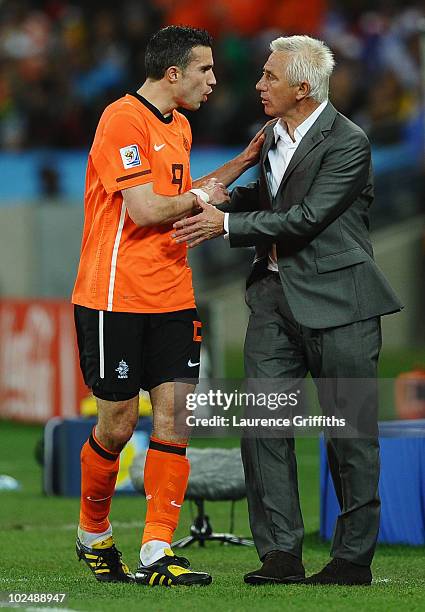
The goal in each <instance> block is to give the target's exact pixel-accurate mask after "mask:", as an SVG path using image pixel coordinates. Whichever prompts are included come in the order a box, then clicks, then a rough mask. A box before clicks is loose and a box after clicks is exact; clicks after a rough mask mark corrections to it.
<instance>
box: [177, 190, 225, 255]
mask: <svg viewBox="0 0 425 612" xmlns="http://www.w3.org/2000/svg"><path fill="white" fill-rule="evenodd" d="M199 188H200V189H203V190H204V191H205V192H206V193H208V195H209V198H210V201H209V203H208V204H207V203H206V202H204V201H203V200H202V199H201V198H200V197H199V196H197V197H196V200H197V205H198V208H197V210H198V211H199V212H198V213H197V214H195V215H193V216H192V217H186V218H185V219H181V220H180V221H176V222H175V223H174V225H173V227H174V232H173V234H172V237H173V238H174V239H175V241H176V242H178V243H180V242H187V245H188V246H189V247H190V248H192V247H195V246H197V245H198V244H201V242H204V241H205V240H210V239H211V238H216V237H217V236H220V235H221V234H224V213H223V212H221V210H217V208H215V206H216V205H217V204H224V203H226V202H229V201H230V197H229V192H228V191H227V189H226V187H225V185H223V183H219V182H218V180H217V179H215V178H211V179H209V180H208V181H206V182H205V183H203V184H202V185H199Z"/></svg>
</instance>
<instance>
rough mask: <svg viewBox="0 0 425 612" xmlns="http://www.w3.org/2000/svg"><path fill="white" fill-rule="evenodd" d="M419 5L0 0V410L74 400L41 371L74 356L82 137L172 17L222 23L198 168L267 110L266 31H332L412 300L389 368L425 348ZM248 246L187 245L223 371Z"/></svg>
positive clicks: (215, 26)
mask: <svg viewBox="0 0 425 612" xmlns="http://www.w3.org/2000/svg"><path fill="white" fill-rule="evenodd" d="M424 19H425V3H424V2H421V3H419V2H415V1H414V0H304V1H302V0H120V1H119V2H117V1H116V0H114V1H111V0H102V1H99V0H0V171H1V176H2V181H0V261H1V262H2V265H1V266H0V414H1V410H2V402H3V407H4V406H9V408H10V411H9V412H7V414H12V413H13V414H15V413H17V411H18V412H19V410H21V412H22V414H27V413H31V414H34V413H35V412H36V411H37V409H38V408H37V406H38V407H39V408H40V411H41V412H40V414H41V413H43V414H44V413H45V412H46V411H47V412H49V411H50V412H51V413H52V414H53V412H52V411H53V410H54V409H56V408H54V407H57V406H60V405H64V406H65V405H66V406H69V410H70V411H71V412H72V410H75V406H77V402H75V401H74V399H73V396H72V393H71V394H70V393H69V389H68V391H67V392H66V393H64V398H65V399H63V400H60V401H59V399H58V398H57V397H56V399H55V398H54V397H53V396H52V397H50V399H49V398H47V396H46V393H47V391H46V390H48V389H49V388H50V386H49V384H48V383H46V380H47V379H48V377H49V376H53V374H51V372H53V371H55V372H56V371H58V372H66V371H67V369H66V367H62V366H61V367H59V366H58V363H59V362H61V359H62V357H61V355H64V357H63V358H64V359H68V362H69V358H70V357H69V354H68V353H67V351H66V350H65V349H66V348H69V347H71V346H73V338H74V335H73V333H74V332H73V327H72V324H68V323H69V321H68V323H66V321H67V320H65V323H66V325H65V331H64V333H65V332H66V334H68V335H67V336H66V338H68V340H66V341H65V340H64V341H61V342H60V343H59V344H58V343H57V341H56V338H57V337H58V333H56V331H52V330H56V322H55V321H56V319H54V316H56V315H54V313H55V312H56V310H55V308H56V309H59V310H60V309H61V308H64V309H65V310H66V309H68V311H69V312H71V310H70V305H69V297H70V294H71V291H72V287H73V284H74V280H75V273H76V268H77V265H78V260H79V251H80V244H81V230H82V223H83V194H84V174H85V167H86V162H87V152H88V149H89V147H90V144H91V142H92V139H93V135H94V131H95V128H96V125H97V123H98V120H99V117H100V115H101V113H102V111H103V109H104V108H105V106H107V104H108V103H110V102H112V101H113V100H115V99H117V98H119V97H121V96H122V95H123V94H125V93H126V92H132V91H133V92H134V91H135V90H136V89H137V88H138V87H139V86H140V85H141V84H142V83H143V81H144V78H145V73H144V50H145V46H146V43H147V41H148V39H149V38H150V37H151V35H152V34H153V33H154V32H155V31H156V30H157V29H159V28H160V27H162V26H165V25H168V24H188V25H193V26H198V27H203V28H206V29H207V30H209V32H210V33H211V34H212V35H213V38H214V59H215V73H216V76H217V86H216V88H215V90H214V93H213V94H212V95H211V96H210V97H209V100H208V103H207V104H205V105H203V106H202V108H201V110H200V111H198V112H196V113H189V114H188V116H189V120H190V123H191V125H192V130H193V149H192V155H191V171H192V176H193V177H194V178H198V177H200V176H202V175H204V174H207V173H208V172H211V171H213V169H214V168H216V167H218V166H219V165H221V164H222V163H224V162H225V161H227V160H228V159H230V158H231V157H233V156H234V155H235V153H236V152H239V151H240V150H241V148H242V147H243V146H244V145H245V144H246V143H247V142H248V140H249V139H250V138H251V137H252V135H253V134H254V133H255V132H256V131H257V129H258V128H259V127H260V126H261V125H263V124H264V122H265V119H266V117H265V116H264V113H263V107H262V105H261V103H260V98H259V95H258V92H256V90H255V84H256V82H257V81H258V79H259V78H260V75H261V72H262V67H263V65H264V62H265V60H266V58H267V56H268V54H269V43H270V41H271V40H273V39H274V38H276V37H278V36H280V35H291V34H302V33H307V34H310V35H313V36H315V37H318V38H321V39H323V40H324V41H325V42H326V43H327V44H329V45H330V46H331V48H332V49H333V52H334V54H335V58H336V69H335V72H334V74H333V76H332V79H331V92H330V98H331V101H332V102H333V103H334V104H335V106H336V107H337V109H338V110H339V111H341V112H342V113H344V114H345V115H347V116H348V117H350V118H351V119H352V120H353V121H355V122H356V123H358V124H359V125H360V126H362V127H363V129H364V130H365V131H366V133H367V134H368V136H369V138H370V141H371V144H372V160H373V166H374V169H375V202H374V205H373V207H372V209H371V229H372V232H373V236H372V238H373V244H374V249H375V255H376V258H377V261H378V264H379V266H380V267H381V268H382V270H383V271H384V273H385V275H386V276H387V278H388V279H389V280H390V282H391V284H392V285H393V287H394V288H395V290H396V291H397V293H398V295H399V296H400V298H401V299H402V301H403V302H404V303H405V304H406V308H405V309H404V311H403V312H402V313H401V314H400V315H397V317H385V321H384V328H383V331H384V346H385V347H386V350H387V351H388V350H390V351H391V350H394V351H396V353H394V354H391V355H390V357H389V358H388V359H387V363H388V364H390V366H391V367H389V368H387V369H386V370H385V372H386V376H388V377H391V376H395V375H396V374H397V373H398V372H399V371H401V370H403V369H406V367H407V368H409V367H411V365H412V364H413V363H423V364H425V357H423V352H422V353H421V354H420V358H418V357H417V353H412V352H411V347H418V346H419V347H421V350H423V346H425V319H424V317H423V313H424V312H425V290H424V284H423V278H424V277H425V254H424V246H425V232H424V220H425V215H424V213H425V154H424V153H425V139H424V135H425V120H424V119H425V117H424V93H425V87H424V84H425V59H424V58H425V25H424ZM256 172H257V170H256V169H251V170H250V171H249V173H246V174H245V175H243V176H242V177H241V178H240V182H242V183H246V182H247V181H249V180H251V179H253V178H255V177H256ZM252 257H253V254H252V250H251V249H230V248H229V245H228V242H227V241H225V240H222V239H221V238H220V239H217V240H214V241H211V242H208V243H205V244H203V245H201V247H199V248H196V249H193V250H191V251H190V261H191V266H192V269H193V271H194V280H195V291H196V294H197V304H198V307H199V309H200V311H201V316H202V319H203V320H204V321H205V323H206V329H208V330H209V332H208V333H207V334H206V338H207V344H206V345H205V346H207V350H208V352H209V354H210V357H211V359H210V361H211V364H212V366H211V369H212V372H213V373H214V375H215V376H216V377H219V378H222V377H224V376H225V375H227V376H229V377H231V378H232V377H233V378H237V377H238V376H240V375H241V372H242V361H241V346H242V343H243V336H244V331H245V328H246V324H247V317H248V310H247V308H245V305H244V301H243V300H244V297H243V296H244V282H245V281H244V279H245V278H246V275H247V273H248V271H249V268H250V265H251V261H252ZM16 298H18V300H19V299H21V300H24V305H22V304H20V303H19V304H18V305H15V302H14V301H13V300H14V299H16ZM34 298H35V299H36V301H35V302H34ZM38 298H42V300H43V302H40V301H37V299H38ZM49 300H50V301H49ZM57 300H59V301H57ZM2 307H3V309H4V313H5V314H4V313H3V315H2V312H1V309H2ZM40 309H41V311H42V316H41V314H40V312H41V311H40ZM49 309H50V310H51V311H52V312H50V310H49ZM68 311H67V312H68ZM34 312H35V314H34ZM22 313H24V314H22ZM28 313H29V314H28ZM52 313H53V314H52ZM58 316H59V315H58ZM60 316H62V315H60ZM59 318H60V317H59ZM58 320H59V319H58ZM61 320H62V319H61ZM40 321H41V323H40ZM37 322H38V323H37ZM37 325H38V327H37ZM39 328H40V329H41V331H42V332H43V333H45V334H47V335H46V336H40V334H41V332H40V329H39ZM2 334H3V335H2ZM49 334H50V335H49ZM46 337H48V339H49V341H51V342H52V343H53V344H54V343H56V344H57V346H56V344H54V346H55V347H56V348H55V349H54V351H56V353H55V352H54V351H53V354H57V356H56V357H55V358H52V359H51V362H50V361H48V360H47V361H46V363H47V362H49V363H50V365H49V366H48V367H47V366H46V365H45V364H44V362H43V361H42V359H41V358H40V351H42V350H44V349H45V347H48V346H50V345H48V342H47V340H45V338H46ZM61 337H62V336H61ZM64 337H65V336H64ZM40 338H41V339H40ZM16 347H18V348H19V347H20V349H19V350H18V348H16ZM31 347H34V348H31ZM58 347H60V349H61V350H59V348H58ZM405 349H406V350H405ZM20 351H21V352H20ZM31 351H33V352H31ZM46 351H47V348H46ZM403 351H404V352H403ZM409 351H410V352H409ZM32 355H33V356H34V359H33V361H31V359H32ZM394 355H396V357H394ZM409 355H410V356H411V358H410V357H409V358H408V356H409ZM59 356H60V357H59ZM46 359H47V358H46ZM49 359H50V357H49ZM68 362H67V363H68ZM23 364H24V365H23ZM43 364H44V365H43ZM235 364H236V365H235ZM409 364H410V366H409ZM24 366H25V367H24ZM31 367H34V373H29V372H32V370H31ZM43 368H44V370H43V372H44V373H45V376H44V378H43V372H41V370H42V369H43ZM49 368H50V369H49ZM424 368H425V365H424ZM76 371H77V370H76ZM424 371H425V370H424ZM64 380H65V381H66V382H67V381H68V380H69V376H66V377H65V378H64ZM28 381H34V382H33V383H32V384H33V387H34V388H30V389H28ZM43 381H44V382H43ZM64 384H65V383H64ZM2 385H3V388H2ZM58 385H59V383H58ZM9 387H10V388H9ZM59 387H60V385H59V386H58V387H57V388H59ZM64 388H65V387H64ZM2 389H3V390H2ZM71 390H72V389H71ZM2 394H3V395H2ZM2 398H3V400H2ZM4 398H9V399H7V401H6V400H5V399H4ZM17 398H18V399H17ZM19 398H21V399H19ZM65 400H66V404H64V401H65ZM49 401H50V404H49ZM36 404H37V406H36ZM388 405H390V403H389V404H388ZM48 406H51V407H52V408H47V407H48ZM9 408H8V410H9ZM3 409H4V408H3ZM43 411H44V412H43ZM71 412H70V413H71ZM55 414H56V413H55Z"/></svg>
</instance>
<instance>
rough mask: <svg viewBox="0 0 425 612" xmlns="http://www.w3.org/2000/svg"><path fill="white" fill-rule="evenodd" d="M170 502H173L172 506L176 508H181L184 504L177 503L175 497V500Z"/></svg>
mask: <svg viewBox="0 0 425 612" xmlns="http://www.w3.org/2000/svg"><path fill="white" fill-rule="evenodd" d="M170 504H171V505H172V506H175V507H176V508H181V507H182V505H181V504H176V501H175V500H174V499H173V501H170Z"/></svg>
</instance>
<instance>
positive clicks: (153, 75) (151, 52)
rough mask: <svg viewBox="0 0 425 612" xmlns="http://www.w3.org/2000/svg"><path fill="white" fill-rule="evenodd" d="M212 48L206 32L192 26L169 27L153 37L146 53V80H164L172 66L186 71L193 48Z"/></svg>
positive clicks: (210, 39) (209, 37)
mask: <svg viewBox="0 0 425 612" xmlns="http://www.w3.org/2000/svg"><path fill="white" fill-rule="evenodd" d="M198 46H200V47H212V38H211V36H210V34H209V33H208V32H207V31H206V30H201V29H199V28H192V27H190V26H174V25H172V26H167V27H166V28H162V29H161V30H159V31H158V32H157V33H156V34H154V35H153V36H152V38H151V39H150V41H149V42H148V44H147V47H146V52H145V69H146V78H149V79H154V80H155V81H158V80H160V79H162V77H163V76H164V73H165V71H166V70H167V68H169V67H170V66H178V67H179V68H181V69H182V70H184V69H185V68H186V67H187V65H188V64H189V62H190V56H191V51H192V49H193V47H198Z"/></svg>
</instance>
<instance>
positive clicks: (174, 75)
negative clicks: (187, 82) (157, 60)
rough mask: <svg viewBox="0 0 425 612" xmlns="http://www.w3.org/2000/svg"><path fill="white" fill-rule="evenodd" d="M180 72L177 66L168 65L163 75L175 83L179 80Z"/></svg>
mask: <svg viewBox="0 0 425 612" xmlns="http://www.w3.org/2000/svg"><path fill="white" fill-rule="evenodd" d="M180 74H181V71H180V68H178V66H170V67H169V68H167V70H166V71H165V75H164V76H165V78H166V79H167V80H168V81H169V82H170V83H177V81H178V80H179V76H180Z"/></svg>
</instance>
